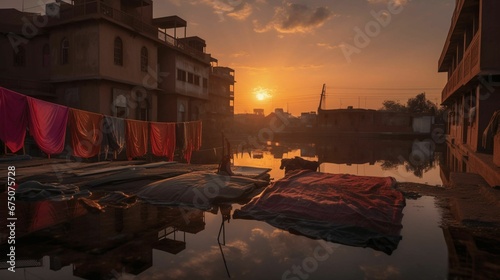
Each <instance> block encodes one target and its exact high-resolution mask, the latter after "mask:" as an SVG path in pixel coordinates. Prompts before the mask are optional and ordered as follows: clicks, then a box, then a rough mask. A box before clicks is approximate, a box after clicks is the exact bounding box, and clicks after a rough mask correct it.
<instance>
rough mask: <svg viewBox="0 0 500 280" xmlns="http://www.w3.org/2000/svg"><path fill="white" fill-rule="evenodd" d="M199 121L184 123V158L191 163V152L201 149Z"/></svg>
mask: <svg viewBox="0 0 500 280" xmlns="http://www.w3.org/2000/svg"><path fill="white" fill-rule="evenodd" d="M201 130H202V127H201V121H195V122H186V123H184V158H185V159H186V161H187V162H188V163H190V162H191V155H192V154H193V151H198V150H199V149H200V148H201Z"/></svg>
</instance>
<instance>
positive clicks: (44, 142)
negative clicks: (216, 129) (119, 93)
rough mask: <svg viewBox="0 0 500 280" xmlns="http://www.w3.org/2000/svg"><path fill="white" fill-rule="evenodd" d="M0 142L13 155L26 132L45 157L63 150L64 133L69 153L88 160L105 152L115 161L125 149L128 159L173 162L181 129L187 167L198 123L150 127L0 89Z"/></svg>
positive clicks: (153, 124) (198, 135)
mask: <svg viewBox="0 0 500 280" xmlns="http://www.w3.org/2000/svg"><path fill="white" fill-rule="evenodd" d="M0 117H1V119H0V140H2V141H3V142H4V143H5V145H6V147H7V148H8V149H9V150H11V151H12V152H13V153H16V152H17V151H19V150H20V149H21V148H23V147H24V140H25V137H26V129H27V128H29V132H30V134H31V135H32V136H33V138H34V140H35V142H36V144H37V145H38V147H39V148H40V149H41V150H42V151H43V152H44V153H46V154H47V155H48V157H49V158H50V156H51V155H54V154H60V153H62V151H63V150H64V147H65V140H66V128H68V129H69V134H70V136H71V137H70V138H71V140H70V144H71V148H72V153H73V155H74V156H76V157H81V158H90V157H94V156H98V155H100V154H103V153H104V154H105V158H107V156H108V153H109V152H110V151H111V152H113V153H114V155H115V157H116V155H117V154H119V153H120V152H121V151H122V150H123V148H124V147H126V152H127V158H128V159H129V160H131V159H132V158H135V157H141V156H144V155H146V154H147V153H148V143H151V152H152V154H153V155H155V156H161V157H167V158H168V159H169V160H170V161H172V160H173V158H174V152H175V148H176V136H177V135H176V133H177V132H176V130H177V127H178V126H179V127H181V128H182V129H181V131H182V133H181V134H180V135H181V136H182V137H183V139H182V144H183V146H182V149H183V154H184V158H185V159H186V161H187V162H190V161H191V155H192V152H193V151H197V150H199V149H200V147H201V133H202V122H201V121H189V122H153V121H140V120H131V119H124V118H117V117H112V116H107V115H103V114H99V113H93V112H89V111H84V110H79V109H74V108H69V107H66V106H62V105H58V104H54V103H50V102H47V101H43V100H39V99H36V98H33V97H30V96H26V95H23V94H20V93H18V92H14V91H11V90H9V89H6V88H3V87H0Z"/></svg>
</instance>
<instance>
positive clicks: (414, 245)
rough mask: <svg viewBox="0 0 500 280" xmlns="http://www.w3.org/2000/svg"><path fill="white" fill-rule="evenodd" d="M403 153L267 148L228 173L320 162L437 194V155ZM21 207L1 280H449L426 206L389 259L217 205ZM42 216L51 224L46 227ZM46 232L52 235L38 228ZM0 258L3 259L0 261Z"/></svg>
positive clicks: (433, 214) (246, 155)
mask: <svg viewBox="0 0 500 280" xmlns="http://www.w3.org/2000/svg"><path fill="white" fill-rule="evenodd" d="M399 144H401V143H399ZM399 144H395V145H394V146H393V149H390V150H392V151H394V152H387V151H382V150H379V151H377V152H367V153H368V154H365V152H362V151H361V150H362V149H358V151H356V152H352V151H351V157H348V159H349V160H347V161H346V160H344V159H342V158H343V154H344V153H349V151H348V148H346V147H340V148H339V147H335V146H332V145H330V144H327V145H322V144H317V143H307V144H284V143H271V144H270V146H268V147H266V148H263V149H260V150H248V151H247V150H245V151H241V153H238V154H236V155H235V156H234V164H235V165H249V166H257V167H266V168H271V169H272V170H271V172H270V174H271V177H272V178H274V179H279V178H281V177H283V175H284V172H283V170H280V169H279V166H280V161H281V158H292V157H295V156H302V157H304V158H306V159H310V160H319V161H320V162H321V166H320V168H321V171H322V172H332V173H350V174H358V175H375V176H393V177H395V178H397V179H398V180H399V181H407V182H422V183H428V184H430V185H435V186H440V185H441V180H440V179H439V167H438V164H437V163H436V160H435V159H436V157H435V153H434V152H435V151H434V149H432V150H429V149H427V148H425V145H424V146H419V145H417V146H415V143H413V142H409V143H405V144H404V145H403V146H401V145H399ZM358 147H359V146H358ZM398 147H399V148H401V147H403V148H401V149H399V148H398ZM422 147H424V148H422ZM334 151H335V152H334ZM402 151H404V152H402ZM422 155H424V156H423V157H424V158H425V159H422V158H421V157H422ZM411 157H415V158H418V159H417V160H416V159H413V160H412V159H411ZM19 207H24V208H25V209H24V211H27V212H29V213H30V215H32V216H33V221H32V225H31V226H32V229H33V232H32V233H31V234H29V235H27V236H26V237H23V238H19V239H18V240H17V241H18V242H17V248H16V250H17V253H16V258H17V266H18V267H17V268H16V272H15V273H11V272H8V271H6V270H5V267H4V266H2V267H1V268H2V270H0V279H82V278H83V279H228V278H229V277H231V278H232V279H294V280H295V279H445V278H447V277H448V276H449V275H448V273H449V272H448V266H449V265H448V263H449V261H448V247H447V243H446V241H445V234H444V230H443V229H441V228H440V219H441V213H440V210H439V209H438V208H437V207H436V206H435V200H434V198H432V197H425V196H424V197H421V198H419V199H417V200H407V201H406V207H405V208H404V210H403V213H404V217H403V221H402V225H403V229H402V232H401V235H402V240H401V241H400V243H399V245H398V248H397V249H396V250H395V251H394V252H393V253H392V255H390V256H389V255H386V254H385V253H382V252H379V251H375V250H373V249H370V248H356V247H349V246H344V245H339V244H333V243H327V242H324V241H318V240H312V239H309V238H307V237H303V236H299V235H294V234H291V233H289V232H286V231H283V230H279V229H276V228H274V227H272V226H271V225H269V224H267V223H265V222H260V221H252V220H238V219H232V218H230V217H231V215H232V213H233V212H234V210H236V209H239V208H240V207H241V205H238V204H233V205H221V206H220V207H217V208H215V209H212V211H210V212H203V211H199V210H188V209H182V208H175V207H174V208H172V207H156V206H152V205H145V204H136V205H135V206H133V207H131V208H128V209H113V208H111V209H107V210H106V212H103V213H100V212H92V211H90V212H89V211H88V210H86V209H85V208H84V207H82V206H81V205H79V204H78V203H69V202H58V203H45V204H44V203H38V204H36V205H34V204H24V205H19ZM20 211H21V210H20ZM68 213H72V214H71V215H70V214H68ZM47 215H48V216H50V221H45V220H46V217H47ZM42 216H43V217H42ZM44 217H45V218H44ZM228 217H229V218H230V219H229V220H228ZM44 223H45V224H46V225H50V226H48V227H44V226H43V225H44ZM34 225H38V227H35V226H34ZM2 248H4V247H2ZM2 252H3V251H2ZM4 258H5V254H4V253H2V256H1V259H2V261H4Z"/></svg>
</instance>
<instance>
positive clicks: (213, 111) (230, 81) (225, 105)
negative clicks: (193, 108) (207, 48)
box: [206, 65, 236, 129]
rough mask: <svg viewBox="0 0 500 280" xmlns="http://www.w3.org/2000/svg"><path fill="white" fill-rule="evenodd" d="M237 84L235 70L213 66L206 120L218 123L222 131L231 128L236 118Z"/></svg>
mask: <svg viewBox="0 0 500 280" xmlns="http://www.w3.org/2000/svg"><path fill="white" fill-rule="evenodd" d="M235 83H236V81H235V79H234V70H233V69H231V68H229V67H223V66H217V65H213V66H212V68H211V72H210V85H209V90H208V94H209V102H208V104H207V107H206V108H207V110H206V118H207V119H210V120H213V121H214V122H216V123H218V126H220V129H223V128H227V127H229V126H230V124H231V122H232V120H233V117H234V84H235Z"/></svg>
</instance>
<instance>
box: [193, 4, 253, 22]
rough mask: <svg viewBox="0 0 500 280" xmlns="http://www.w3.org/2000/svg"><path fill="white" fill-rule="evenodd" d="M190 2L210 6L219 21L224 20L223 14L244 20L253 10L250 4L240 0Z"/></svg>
mask: <svg viewBox="0 0 500 280" xmlns="http://www.w3.org/2000/svg"><path fill="white" fill-rule="evenodd" d="M192 3H193V4H200V3H201V4H204V5H207V6H209V7H211V8H212V9H213V10H214V13H215V14H217V15H219V18H220V20H221V21H224V20H225V17H224V16H228V17H230V18H233V19H236V20H245V19H247V18H248V17H249V16H250V15H251V14H252V12H253V9H252V5H250V4H249V3H248V2H243V1H242V0H195V1H192Z"/></svg>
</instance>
